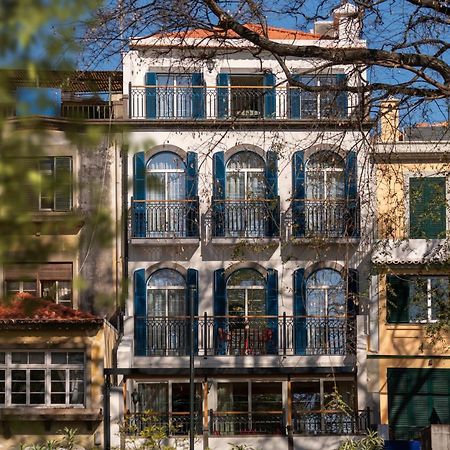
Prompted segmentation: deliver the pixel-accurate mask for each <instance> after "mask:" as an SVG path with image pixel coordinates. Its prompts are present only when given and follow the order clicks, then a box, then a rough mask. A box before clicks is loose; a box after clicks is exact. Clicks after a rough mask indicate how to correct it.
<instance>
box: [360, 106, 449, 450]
mask: <svg viewBox="0 0 450 450" xmlns="http://www.w3.org/2000/svg"><path fill="white" fill-rule="evenodd" d="M384 108H385V109H386V108H389V109H390V111H391V112H387V113H386V117H385V123H384V127H383V129H382V134H381V136H382V142H381V143H380V144H378V145H377V146H376V147H375V152H374V164H375V168H376V170H375V175H376V188H375V193H376V200H377V222H378V229H377V237H378V242H377V247H376V249H375V251H374V253H373V256H372V261H373V263H374V274H373V275H372V288H371V317H370V322H371V325H372V326H371V334H370V347H369V352H368V356H367V358H368V365H367V367H368V391H369V392H370V393H372V395H373V396H374V399H376V397H378V398H379V400H378V402H379V408H380V411H379V412H380V423H381V424H388V426H389V432H390V438H391V439H396V440H402V439H403V440H407V439H417V438H421V434H422V431H423V429H424V428H426V427H428V426H430V425H432V424H449V423H450V422H449V421H450V402H449V395H448V393H449V392H450V355H449V348H450V347H449V336H448V335H447V331H446V330H447V328H446V327H444V328H442V329H440V328H439V321H440V320H447V321H448V303H449V300H448V299H449V271H448V258H449V249H448V242H447V238H448V229H449V228H448V224H449V221H448V173H449V169H450V167H449V164H448V163H447V155H448V152H449V150H450V146H449V142H448V139H445V132H446V128H445V127H437V128H434V129H433V127H431V126H427V127H415V128H412V129H409V130H405V132H404V133H403V136H402V141H398V139H399V138H400V137H401V135H400V134H399V132H398V130H399V128H398V104H397V102H396V101H395V100H390V101H388V102H386V103H385V104H384ZM386 111H388V109H386ZM422 131H423V133H422ZM433 338H434V339H433ZM378 402H376V403H378ZM447 433H448V431H447ZM435 445H437V443H435ZM441 445H442V443H441ZM444 445H445V444H444ZM427 448H431V447H427ZM433 448H438V447H434V446H433ZM439 448H441V447H439ZM442 448H444V447H442Z"/></svg>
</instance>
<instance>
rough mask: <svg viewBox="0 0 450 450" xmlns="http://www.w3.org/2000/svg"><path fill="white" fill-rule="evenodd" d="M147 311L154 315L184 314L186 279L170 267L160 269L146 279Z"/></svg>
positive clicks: (170, 315) (171, 315)
mask: <svg viewBox="0 0 450 450" xmlns="http://www.w3.org/2000/svg"><path fill="white" fill-rule="evenodd" d="M147 305H148V307H147V311H148V315H149V316H154V317H177V316H185V315H186V312H187V311H186V281H185V279H184V278H183V276H182V275H181V274H180V273H179V272H177V271H176V270H172V269H161V270H158V271H156V272H155V273H154V274H152V275H151V276H150V278H149V279H148V281H147Z"/></svg>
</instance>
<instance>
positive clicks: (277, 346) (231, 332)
mask: <svg viewBox="0 0 450 450" xmlns="http://www.w3.org/2000/svg"><path fill="white" fill-rule="evenodd" d="M194 322H195V323H194V327H195V332H194V339H195V343H194V348H195V349H194V351H195V354H196V355H201V356H265V355H294V354H297V355H307V356H309V355H340V356H345V355H353V354H355V351H356V320H355V317H354V316H338V317H318V316H314V317H313V316H295V317H293V316H287V315H283V316H253V317H249V316H247V317H243V316H221V317H211V316H208V315H207V314H204V315H203V316H197V317H195V319H194ZM135 327H138V328H140V329H144V330H145V333H144V334H145V337H146V346H145V350H146V351H145V355H146V356H186V355H189V349H190V345H189V336H190V318H189V317H173V318H167V317H136V318H135Z"/></svg>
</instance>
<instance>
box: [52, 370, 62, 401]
mask: <svg viewBox="0 0 450 450" xmlns="http://www.w3.org/2000/svg"><path fill="white" fill-rule="evenodd" d="M50 376H51V389H50V393H51V395H50V401H51V403H52V404H62V405H64V404H65V403H66V371H65V370H52V371H51V372H50Z"/></svg>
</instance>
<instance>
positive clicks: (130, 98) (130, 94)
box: [128, 81, 133, 119]
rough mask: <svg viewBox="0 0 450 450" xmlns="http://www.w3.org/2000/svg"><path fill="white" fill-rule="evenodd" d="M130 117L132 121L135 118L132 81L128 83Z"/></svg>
mask: <svg viewBox="0 0 450 450" xmlns="http://www.w3.org/2000/svg"><path fill="white" fill-rule="evenodd" d="M128 117H129V118H130V119H132V118H133V96H132V87H131V81H130V82H129V83H128Z"/></svg>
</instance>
